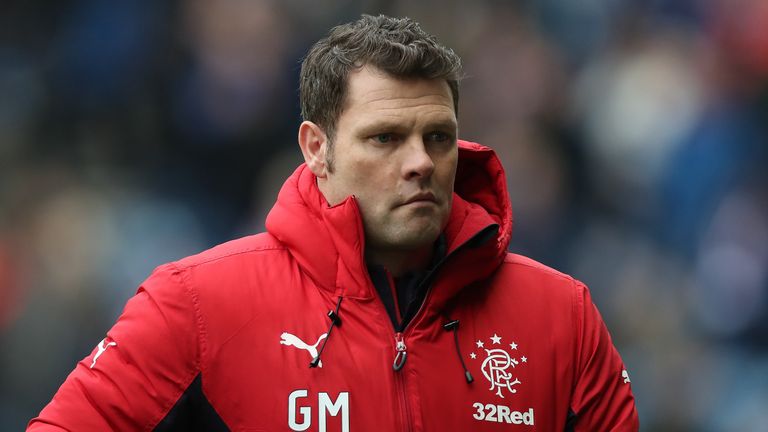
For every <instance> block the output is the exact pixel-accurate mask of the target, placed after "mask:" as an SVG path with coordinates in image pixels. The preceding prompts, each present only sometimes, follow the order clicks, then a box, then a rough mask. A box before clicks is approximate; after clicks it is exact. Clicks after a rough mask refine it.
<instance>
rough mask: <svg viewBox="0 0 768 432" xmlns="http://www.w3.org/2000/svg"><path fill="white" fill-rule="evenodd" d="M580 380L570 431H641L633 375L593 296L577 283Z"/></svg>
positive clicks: (574, 394) (572, 405) (573, 405)
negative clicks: (617, 347) (625, 365)
mask: <svg viewBox="0 0 768 432" xmlns="http://www.w3.org/2000/svg"><path fill="white" fill-rule="evenodd" d="M575 307H576V321H577V322H576V326H575V328H576V329H577V331H578V335H577V354H576V355H577V358H576V367H577V369H576V381H575V386H574V390H573V392H572V395H571V416H570V418H569V419H568V427H566V430H567V431H568V430H571V431H575V432H582V431H584V432H587V431H605V432H609V431H615V432H636V431H637V430H638V429H639V427H640V426H639V420H638V416H637V409H636V407H635V398H634V396H633V395H632V388H631V385H630V383H629V375H628V373H627V372H626V368H625V367H624V363H623V362H622V360H621V357H620V356H619V353H618V351H616V348H615V347H614V346H613V342H612V341H611V336H610V334H609V333H608V329H607V328H606V326H605V323H604V322H603V319H602V317H601V316H600V312H598V310H597V308H596V307H595V305H594V304H593V303H592V299H591V297H590V295H589V290H588V288H587V287H586V286H584V285H583V284H581V283H578V282H577V293H576V304H575Z"/></svg>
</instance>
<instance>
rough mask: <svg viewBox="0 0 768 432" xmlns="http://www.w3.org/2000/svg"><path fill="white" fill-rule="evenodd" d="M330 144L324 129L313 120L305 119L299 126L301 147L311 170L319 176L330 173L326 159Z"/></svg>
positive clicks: (322, 176) (323, 176)
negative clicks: (326, 151) (327, 147)
mask: <svg viewBox="0 0 768 432" xmlns="http://www.w3.org/2000/svg"><path fill="white" fill-rule="evenodd" d="M327 145H328V137H327V136H326V135H325V132H324V131H323V129H322V128H321V127H320V126H318V125H317V124H315V123H312V122H311V121H306V120H305V121H303V122H302V123H301V126H299V147H301V154H303V155H304V162H306V163H307V167H309V169H310V171H312V173H313V174H315V175H316V176H317V177H318V178H325V177H326V176H327V175H328V170H327V165H326V161H325V149H326V146H327Z"/></svg>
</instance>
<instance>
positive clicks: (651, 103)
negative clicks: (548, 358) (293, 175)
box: [0, 0, 768, 432]
mask: <svg viewBox="0 0 768 432" xmlns="http://www.w3.org/2000/svg"><path fill="white" fill-rule="evenodd" d="M361 13H374V14H376V13H386V14H390V15H398V16H404V15H407V16H410V17H413V18H415V19H417V20H418V21H419V22H421V24H422V26H423V28H425V29H426V30H427V31H428V32H430V33H433V34H436V35H437V36H438V37H439V38H440V39H441V41H443V42H444V43H445V44H446V45H448V46H451V47H453V48H454V49H455V50H456V51H457V52H458V54H459V55H460V56H462V59H463V62H464V69H465V74H466V78H465V80H464V81H463V83H462V89H461V95H462V96H461V107H460V114H459V119H460V136H461V137H462V138H464V139H468V140H471V141H477V142H481V143H484V144H486V145H489V146H491V147H493V148H495V149H496V150H497V152H498V153H499V155H500V156H501V157H502V159H503V162H504V164H505V167H506V170H507V176H508V181H509V188H510V195H511V198H512V203H513V208H514V212H515V227H516V231H515V233H514V235H513V242H512V246H511V249H512V250H513V251H514V252H519V253H523V254H526V255H529V256H531V257H533V258H535V259H537V260H540V261H543V262H544V263H546V264H548V265H551V266H553V267H556V268H558V269H560V270H563V271H565V272H567V273H570V274H572V275H574V276H575V277H577V278H578V279H581V280H583V281H584V282H586V283H587V284H588V285H589V286H590V288H591V290H592V292H593V297H594V300H595V302H596V303H597V305H598V307H599V308H600V310H601V312H602V313H603V316H604V318H605V320H606V322H607V324H608V326H609V328H610V329H611V332H612V335H613V337H614V341H615V343H616V345H617V347H618V348H619V350H620V352H621V354H622V356H623V358H624V360H625V362H626V364H627V367H628V369H629V371H630V374H631V379H632V386H633V389H634V392H635V395H636V397H637V403H638V408H639V411H640V419H641V425H642V430H644V431H704V432H709V431H713V432H714V431H751V432H754V431H768V409H766V407H768V170H766V169H764V168H761V167H765V166H766V162H768V31H767V30H766V29H768V2H766V1H765V0H586V1H561V0H518V1H501V0H498V1H493V0H482V1H479V0H475V1H459V0H428V1H418V2H410V1H405V0H399V1H370V0H368V1H351V0H346V1H331V0H315V1H309V0H184V1H178V0H177V1H163V2H158V1H154V0H133V1H128V2H101V1H96V0H67V1H32V2H29V1H23V0H6V1H4V2H3V3H2V5H0V430H20V429H23V427H24V425H25V424H26V422H27V421H28V420H29V418H31V417H33V416H34V415H36V413H37V412H39V410H40V409H41V408H42V407H43V406H44V404H45V403H46V402H47V401H48V400H49V399H50V397H51V396H52V395H53V393H54V392H55V391H56V389H57V388H58V386H59V385H60V384H61V382H62V381H63V380H64V378H65V377H66V375H67V374H68V373H69V371H70V370H71V369H72V368H73V367H74V365H75V363H76V362H77V361H78V360H80V359H81V358H83V357H84V356H85V355H87V354H88V353H89V352H90V351H91V350H92V349H93V347H94V346H95V345H96V343H98V341H99V340H101V339H102V337H103V335H104V333H105V332H106V330H107V329H108V328H109V327H110V325H111V324H112V322H114V320H115V319H116V318H117V316H118V315H119V313H120V311H121V309H122V307H123V305H124V303H125V301H126V300H127V299H128V298H129V297H130V296H131V295H132V294H133V293H134V292H135V290H136V287H137V286H138V285H139V284H140V283H141V281H142V280H143V279H144V278H145V277H146V276H147V275H148V274H149V273H150V272H151V271H152V269H153V268H154V267H155V266H157V265H159V264H161V263H164V262H167V261H171V260H174V259H178V258H181V257H183V256H186V255H189V254H193V253H195V252H197V251H200V250H203V249H206V248H208V247H210V246H212V245H214V244H217V243H220V242H222V241H225V240H228V239H232V238H235V237H239V236H242V235H247V234H249V233H253V232H256V231H259V230H262V229H263V221H264V218H265V216H266V213H267V212H268V211H269V209H270V207H271V203H272V202H273V200H274V198H275V196H276V194H277V190H278V188H279V187H280V185H281V184H282V181H283V180H284V178H285V177H286V176H287V175H289V174H290V172H292V170H293V169H294V168H295V166H296V165H297V164H298V163H299V162H300V160H301V159H300V157H301V155H300V152H299V151H298V146H297V144H296V138H295V137H296V129H297V126H298V124H299V122H300V115H299V109H298V93H297V88H298V84H297V82H298V72H299V67H300V60H301V58H302V56H303V55H304V54H305V53H306V51H307V49H308V48H309V46H310V44H311V43H313V42H314V41H315V40H317V39H318V38H320V37H321V36H322V35H324V34H325V33H326V32H327V30H328V29H329V28H330V27H331V26H333V25H335V24H339V23H342V22H346V21H350V20H353V19H356V18H357V17H359V16H360V14H361ZM512 313H514V311H512Z"/></svg>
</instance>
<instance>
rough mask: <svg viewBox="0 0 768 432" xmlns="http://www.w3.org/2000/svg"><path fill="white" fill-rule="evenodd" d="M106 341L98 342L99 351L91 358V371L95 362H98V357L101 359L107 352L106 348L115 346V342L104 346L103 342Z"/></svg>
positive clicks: (105, 339)
mask: <svg viewBox="0 0 768 432" xmlns="http://www.w3.org/2000/svg"><path fill="white" fill-rule="evenodd" d="M106 341H107V338H104V339H102V340H101V342H99V346H98V348H99V351H98V352H96V355H94V356H93V363H91V369H93V367H94V366H96V360H98V358H99V357H101V355H102V354H104V351H106V350H107V348H109V347H111V346H117V342H110V343H108V344H106V345H104V342H106Z"/></svg>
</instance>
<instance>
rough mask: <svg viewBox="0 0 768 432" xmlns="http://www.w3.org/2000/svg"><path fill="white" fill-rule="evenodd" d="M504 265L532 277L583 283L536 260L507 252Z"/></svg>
mask: <svg viewBox="0 0 768 432" xmlns="http://www.w3.org/2000/svg"><path fill="white" fill-rule="evenodd" d="M502 265H503V266H507V267H509V268H511V269H514V270H516V271H520V272H525V273H530V274H532V275H536V276H540V277H543V278H551V279H553V280H557V279H560V280H562V281H563V282H567V283H569V284H574V283H577V284H581V282H579V281H577V280H576V279H574V278H573V277H572V276H570V275H567V274H565V273H563V272H561V271H558V270H555V269H553V268H552V267H549V266H547V265H544V264H542V263H540V262H538V261H536V260H534V259H531V258H528V257H526V256H523V255H518V254H515V253H511V252H507V255H506V256H505V257H504V263H503V264H502Z"/></svg>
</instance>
